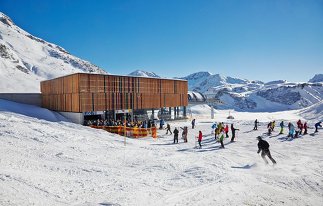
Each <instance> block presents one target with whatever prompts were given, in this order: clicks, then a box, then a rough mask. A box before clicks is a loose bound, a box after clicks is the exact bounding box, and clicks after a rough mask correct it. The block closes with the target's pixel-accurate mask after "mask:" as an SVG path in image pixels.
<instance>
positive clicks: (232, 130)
mask: <svg viewBox="0 0 323 206" xmlns="http://www.w3.org/2000/svg"><path fill="white" fill-rule="evenodd" d="M236 130H239V129H236V128H234V126H233V124H231V132H232V137H231V142H234V138H235V137H236Z"/></svg>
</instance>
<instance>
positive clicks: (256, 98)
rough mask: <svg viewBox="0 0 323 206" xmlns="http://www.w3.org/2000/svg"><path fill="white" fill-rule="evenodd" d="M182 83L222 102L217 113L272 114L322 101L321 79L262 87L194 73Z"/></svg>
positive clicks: (274, 83)
mask: <svg viewBox="0 0 323 206" xmlns="http://www.w3.org/2000/svg"><path fill="white" fill-rule="evenodd" d="M182 79H186V80H188V81H189V89H190V90H193V91H199V92H202V93H203V94H205V95H206V96H207V97H208V98H216V99H220V100H221V102H224V104H223V105H218V106H217V107H218V108H220V109H235V110H238V111H259V112H260V111H262V112H273V111H283V110H289V109H301V108H305V107H308V106H311V105H313V104H316V103H318V102H321V101H322V100H323V86H322V85H323V84H322V83H320V79H321V76H320V75H316V76H315V77H314V78H312V82H316V83H291V82H288V81H286V80H276V81H270V82H267V83H264V82H261V81H250V80H246V79H239V78H232V77H225V76H221V75H219V74H215V75H213V74H211V73H209V72H197V73H194V74H191V75H189V76H187V77H183V78H182Z"/></svg>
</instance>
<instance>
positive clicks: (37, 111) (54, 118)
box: [0, 99, 68, 122]
mask: <svg viewBox="0 0 323 206" xmlns="http://www.w3.org/2000/svg"><path fill="white" fill-rule="evenodd" d="M0 111H4V112H13V113H18V114H22V115H25V116H29V117H34V118H37V119H43V120H47V121H51V122H58V121H68V120H67V119H66V118H65V117H63V116H62V115H60V114H58V113H56V112H53V111H50V110H48V109H45V108H39V107H36V106H33V105H28V104H20V103H17V102H12V101H7V100H4V99H0Z"/></svg>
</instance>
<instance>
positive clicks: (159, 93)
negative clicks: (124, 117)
mask: <svg viewBox="0 0 323 206" xmlns="http://www.w3.org/2000/svg"><path fill="white" fill-rule="evenodd" d="M40 88H41V93H42V105H43V107H45V108H48V109H50V110H55V111H62V112H89V111H105V110H119V109H134V110H136V109H152V108H161V107H178V106H187V104H188V99H187V90H188V85H187V81H185V80H171V79H158V78H145V77H130V76H116V75H100V74H83V73H78V74H72V75H68V76H64V77H59V78H56V79H52V80H47V81H43V82H41V85H40Z"/></svg>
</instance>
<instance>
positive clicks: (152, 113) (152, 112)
mask: <svg viewBox="0 0 323 206" xmlns="http://www.w3.org/2000/svg"><path fill="white" fill-rule="evenodd" d="M151 118H152V119H155V110H154V109H151Z"/></svg>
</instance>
